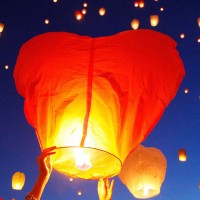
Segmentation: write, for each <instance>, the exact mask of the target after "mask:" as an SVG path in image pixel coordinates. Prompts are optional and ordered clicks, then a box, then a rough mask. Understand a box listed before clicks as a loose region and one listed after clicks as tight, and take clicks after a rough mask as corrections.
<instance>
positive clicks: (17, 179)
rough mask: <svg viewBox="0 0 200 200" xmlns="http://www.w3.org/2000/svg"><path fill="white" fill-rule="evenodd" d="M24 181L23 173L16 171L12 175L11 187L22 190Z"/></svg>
mask: <svg viewBox="0 0 200 200" xmlns="http://www.w3.org/2000/svg"><path fill="white" fill-rule="evenodd" d="M24 183H25V174H24V173H22V172H16V173H14V174H13V176H12V189H14V190H22V188H23V187H24Z"/></svg>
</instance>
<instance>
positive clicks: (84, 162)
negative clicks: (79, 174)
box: [74, 148, 92, 171]
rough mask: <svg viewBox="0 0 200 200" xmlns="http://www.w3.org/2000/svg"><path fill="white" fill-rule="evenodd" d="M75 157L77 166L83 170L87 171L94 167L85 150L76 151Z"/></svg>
mask: <svg viewBox="0 0 200 200" xmlns="http://www.w3.org/2000/svg"><path fill="white" fill-rule="evenodd" d="M74 157H75V163H76V164H75V166H76V167H77V168H78V169H80V170H82V171H86V170H88V169H90V168H91V167H92V163H91V162H90V155H89V154H85V153H84V151H83V148H76V149H74Z"/></svg>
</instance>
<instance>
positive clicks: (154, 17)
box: [150, 15, 159, 26]
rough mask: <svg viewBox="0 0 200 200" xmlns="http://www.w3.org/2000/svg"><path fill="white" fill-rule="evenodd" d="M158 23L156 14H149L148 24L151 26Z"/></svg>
mask: <svg viewBox="0 0 200 200" xmlns="http://www.w3.org/2000/svg"><path fill="white" fill-rule="evenodd" d="M158 23H159V16H158V15H151V16H150V24H151V26H157V25H158Z"/></svg>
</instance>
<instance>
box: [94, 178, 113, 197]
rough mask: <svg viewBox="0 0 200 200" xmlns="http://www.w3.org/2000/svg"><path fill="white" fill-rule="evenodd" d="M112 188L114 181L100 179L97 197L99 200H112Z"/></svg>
mask: <svg viewBox="0 0 200 200" xmlns="http://www.w3.org/2000/svg"><path fill="white" fill-rule="evenodd" d="M113 186H114V180H112V181H111V183H110V180H109V179H108V178H107V179H100V180H99V181H98V187H97V191H98V195H99V200H111V199H112V190H113Z"/></svg>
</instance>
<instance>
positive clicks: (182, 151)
mask: <svg viewBox="0 0 200 200" xmlns="http://www.w3.org/2000/svg"><path fill="white" fill-rule="evenodd" d="M178 158H179V160H180V161H183V162H184V161H186V160H187V156H186V151H185V149H179V151H178Z"/></svg>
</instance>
